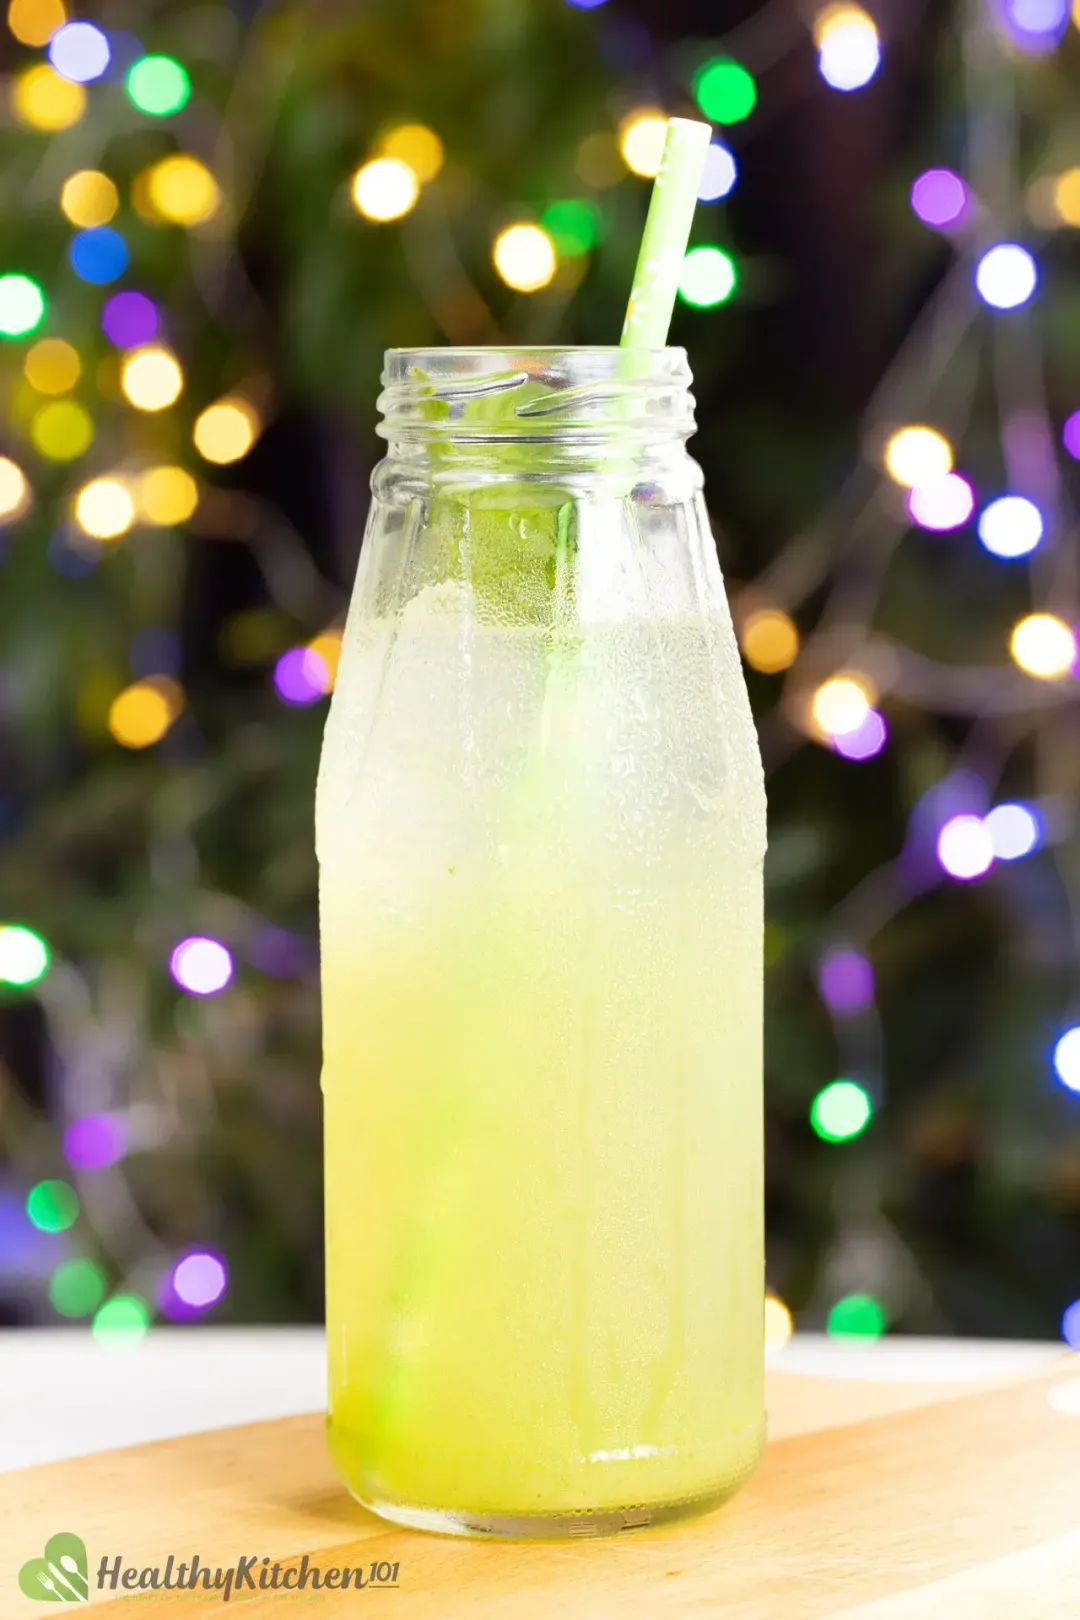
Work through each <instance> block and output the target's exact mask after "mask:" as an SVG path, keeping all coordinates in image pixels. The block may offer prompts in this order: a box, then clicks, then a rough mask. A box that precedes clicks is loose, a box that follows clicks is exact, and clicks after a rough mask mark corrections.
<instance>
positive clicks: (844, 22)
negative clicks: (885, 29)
mask: <svg viewBox="0 0 1080 1620" xmlns="http://www.w3.org/2000/svg"><path fill="white" fill-rule="evenodd" d="M814 38H815V41H816V43H817V47H818V72H819V73H820V74H821V77H822V78H823V79H824V80H825V83H826V84H828V85H831V86H832V88H833V89H834V90H845V91H847V90H861V89H862V87H863V85H866V84H869V83H870V80H871V79H872V78H873V77H874V74H875V73H876V72H877V70H878V68H879V67H880V65H881V40H880V37H879V35H878V31H877V27H876V25H875V23H874V19H873V18H872V17H871V16H869V15H868V13H867V12H865V11H864V10H863V9H862V7H861V6H856V5H845V4H839V5H832V6H827V7H826V8H825V10H824V11H822V12H820V13H819V14H818V17H817V19H816V20H815V24H814Z"/></svg>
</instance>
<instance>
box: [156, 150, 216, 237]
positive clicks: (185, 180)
mask: <svg viewBox="0 0 1080 1620" xmlns="http://www.w3.org/2000/svg"><path fill="white" fill-rule="evenodd" d="M144 184H145V190H144V193H143V195H144V196H145V198H146V201H147V202H148V204H149V207H150V209H151V211H152V212H153V213H154V214H155V215H156V216H157V218H158V219H165V220H168V221H169V223H170V224H172V225H205V223H206V221H207V220H208V219H213V217H214V215H215V214H216V213H217V212H218V209H219V208H220V207H221V191H220V189H219V187H218V183H217V181H216V180H215V179H214V176H213V175H212V174H211V173H210V170H209V169H208V168H207V167H206V164H205V163H200V162H199V160H198V158H195V157H191V156H189V155H188V154H187V153H186V152H177V153H175V154H174V155H173V156H172V157H167V158H162V160H161V162H160V163H155V164H154V165H153V167H152V168H151V169H148V170H147V171H146V173H145V182H144Z"/></svg>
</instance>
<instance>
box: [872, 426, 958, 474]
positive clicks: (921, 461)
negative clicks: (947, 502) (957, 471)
mask: <svg viewBox="0 0 1080 1620" xmlns="http://www.w3.org/2000/svg"><path fill="white" fill-rule="evenodd" d="M952 465H953V453H952V446H951V445H950V443H949V441H948V439H946V438H945V437H944V435H943V434H941V433H939V432H938V431H937V429H936V428H931V427H925V426H923V425H921V424H915V425H912V426H910V427H903V428H898V429H897V431H896V432H895V433H894V434H892V435H891V437H890V438H889V440H888V441H887V443H886V445H885V470H886V472H887V473H888V474H889V476H890V478H893V479H894V480H895V481H896V483H898V484H900V485H902V486H904V487H906V488H907V489H918V488H919V487H920V486H922V485H925V484H937V483H940V481H941V480H942V479H943V478H945V477H946V476H947V475H948V474H949V473H950V472H951V471H952Z"/></svg>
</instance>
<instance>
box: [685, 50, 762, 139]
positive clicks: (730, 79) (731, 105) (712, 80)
mask: <svg viewBox="0 0 1080 1620" xmlns="http://www.w3.org/2000/svg"><path fill="white" fill-rule="evenodd" d="M694 96H695V98H696V100H697V104H698V106H699V107H700V108H701V110H702V112H703V113H704V114H705V116H706V118H711V119H712V121H713V123H714V124H738V123H741V121H742V120H743V119H744V118H748V117H749V116H750V114H751V113H752V112H753V110H754V105H755V103H756V101H757V86H756V85H755V84H754V81H753V79H752V78H751V76H750V74H749V73H748V72H747V71H746V69H745V68H744V67H743V66H742V64H741V63H740V62H734V61H732V60H731V58H730V57H725V56H716V57H713V58H712V60H711V61H708V62H705V63H704V64H703V65H702V66H701V67H700V68H699V69H698V71H697V73H696V74H695V75H694Z"/></svg>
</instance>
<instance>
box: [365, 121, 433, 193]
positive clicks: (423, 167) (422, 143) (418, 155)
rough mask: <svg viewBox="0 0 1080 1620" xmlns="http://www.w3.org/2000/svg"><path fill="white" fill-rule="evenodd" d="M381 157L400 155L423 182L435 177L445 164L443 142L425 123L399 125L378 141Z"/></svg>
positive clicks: (400, 159)
mask: <svg viewBox="0 0 1080 1620" xmlns="http://www.w3.org/2000/svg"><path fill="white" fill-rule="evenodd" d="M379 156H380V157H387V158H397V159H398V160H399V161H400V162H402V163H404V164H407V166H408V167H409V168H410V169H411V170H412V171H413V173H414V174H415V175H416V178H417V179H418V180H419V181H420V182H421V184H424V183H426V182H427V181H428V180H434V178H435V176H436V175H437V174H438V172H439V170H440V169H441V168H442V166H443V160H444V157H445V153H444V151H443V143H442V141H440V139H439V137H438V136H437V135H436V133H435V131H434V130H433V129H428V127H427V125H426V124H400V125H399V126H398V128H397V129H392V130H391V131H390V133H389V134H388V135H385V136H384V137H383V139H382V140H381V141H380V142H379Z"/></svg>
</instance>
